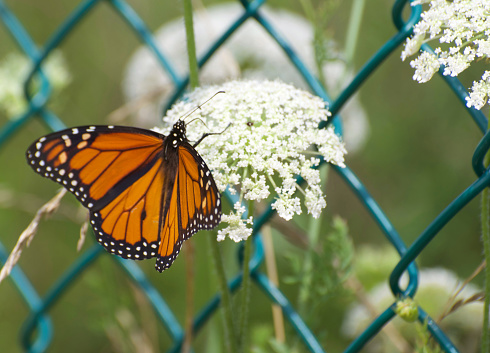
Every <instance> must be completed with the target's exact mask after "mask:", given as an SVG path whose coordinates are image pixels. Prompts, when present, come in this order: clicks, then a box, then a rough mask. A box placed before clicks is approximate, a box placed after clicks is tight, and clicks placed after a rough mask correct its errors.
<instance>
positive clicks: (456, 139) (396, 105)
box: [0, 0, 481, 353]
mask: <svg viewBox="0 0 490 353" xmlns="http://www.w3.org/2000/svg"><path fill="white" fill-rule="evenodd" d="M316 2H318V3H319V2H320V1H316ZM316 2H314V3H316ZM6 3H7V5H8V6H9V7H10V8H11V9H12V10H13V11H14V13H15V14H16V16H17V17H18V18H19V20H20V21H22V23H23V24H24V26H25V27H26V29H27V31H28V32H29V33H30V35H31V36H32V37H33V39H34V40H35V41H36V42H37V43H40V44H42V43H44V42H45V41H46V40H47V38H49V36H50V35H51V34H52V33H53V31H54V30H55V29H56V28H57V27H58V26H59V25H60V24H61V23H62V21H63V20H64V19H65V17H66V16H68V15H69V14H70V12H71V11H72V10H73V9H74V8H75V6H77V4H78V3H79V0H49V1H42V2H39V1H34V0H15V1H14V0H10V1H6ZM129 3H130V5H131V6H133V7H134V8H135V10H136V11H137V12H138V14H139V15H140V16H141V18H142V19H143V20H144V21H145V22H146V23H147V25H148V26H149V28H151V29H152V30H154V29H156V28H158V27H159V26H160V25H161V24H162V23H164V22H166V21H168V20H171V19H174V18H176V17H178V16H180V15H181V8H180V4H181V3H180V2H169V1H150V0H138V1H136V0H131V1H129ZM210 3H212V2H209V1H206V2H205V5H209V4H210ZM268 3H269V5H271V6H281V7H286V8H288V9H290V10H292V11H296V12H298V13H300V14H302V11H303V10H302V7H301V6H300V4H299V3H298V2H297V1H293V0H288V1H279V0H275V1H270V2H268ZM392 4H393V2H392V1H388V0H372V1H369V2H368V3H367V6H366V8H365V13H364V17H363V23H362V28H363V29H362V31H361V33H360V38H359V45H358V48H357V51H356V56H355V62H354V67H355V68H356V69H359V68H360V67H361V66H362V65H363V63H364V62H365V61H366V60H367V59H368V58H369V57H370V56H371V55H372V54H373V53H374V52H375V51H376V50H377V49H378V48H379V47H380V46H381V45H382V44H383V43H384V41H386V40H387V39H388V38H389V37H390V36H391V35H392V34H393V33H394V32H395V31H394V26H393V24H392V22H391V6H392ZM350 6H351V2H350V1H345V2H340V4H339V7H338V9H337V10H336V11H337V13H336V15H335V16H332V17H331V19H332V20H331V22H330V24H329V25H328V28H325V31H326V33H327V31H328V34H329V35H332V36H333V38H334V39H335V40H336V41H337V42H338V43H340V46H341V47H342V43H343V41H344V39H345V38H344V37H345V30H346V28H345V26H346V19H347V18H348V15H349V11H350ZM303 15H304V14H303ZM0 43H1V45H0V59H1V58H3V57H5V56H6V55H8V53H10V52H12V51H15V50H17V48H16V45H15V43H14V42H13V41H12V40H11V38H10V36H9V34H8V33H7V31H6V30H5V28H4V27H0ZM138 45H139V43H138V41H137V39H136V37H135V36H134V35H133V33H132V32H131V31H130V30H129V28H128V27H127V26H126V25H125V23H124V22H123V21H122V20H121V19H120V18H119V17H118V16H116V15H115V13H114V12H113V11H112V10H111V9H110V8H109V6H108V5H107V4H105V3H103V2H102V3H101V4H100V5H98V6H97V8H96V11H93V12H92V13H91V14H90V15H89V16H88V17H87V18H86V19H85V20H84V21H83V22H82V23H80V25H79V26H78V27H77V28H76V30H75V31H73V32H72V33H71V34H70V36H69V37H67V38H66V40H65V41H64V42H63V44H62V46H61V48H60V49H61V50H62V52H63V55H64V56H65V59H66V62H67V66H68V69H69V71H70V74H71V77H72V82H71V83H70V85H69V86H68V87H67V88H65V89H64V90H63V92H62V96H63V97H62V100H63V104H62V105H59V106H56V109H55V112H56V113H57V114H58V116H60V117H61V118H62V119H63V121H64V122H65V124H66V125H68V126H73V125H83V124H96V123H100V124H103V123H105V122H106V120H105V118H106V116H107V115H108V114H109V113H110V112H111V111H113V110H114V109H116V108H118V107H120V106H121V105H122V104H123V98H122V94H121V89H120V86H121V78H122V74H123V70H124V67H125V64H126V62H127V60H128V58H129V56H130V55H131V53H132V52H133V51H134V50H135V48H136V47H137V46H138ZM291 69H293V68H291ZM412 75H413V72H412V69H411V68H410V67H409V64H408V63H407V62H405V63H403V62H401V60H400V58H399V56H398V53H395V54H394V55H392V56H391V57H389V58H388V59H387V60H386V62H385V63H384V64H383V65H382V66H381V67H380V68H378V69H377V70H376V71H375V72H374V74H373V75H372V76H371V77H370V79H369V80H368V81H367V82H366V83H365V84H364V85H363V86H362V87H361V89H360V97H361V101H362V103H363V105H364V107H365V109H366V111H367V113H368V116H369V120H370V124H371V135H370V138H369V140H368V143H367V145H366V146H365V147H364V149H363V150H362V151H360V152H358V153H356V154H355V155H348V156H347V164H348V165H349V166H350V167H351V168H352V169H353V171H354V172H355V173H356V174H357V175H358V176H359V177H360V179H361V180H362V181H363V182H364V183H365V185H366V187H367V188H368V190H369V191H370V192H371V194H372V195H373V196H374V198H375V199H376V200H377V201H378V203H379V204H380V205H381V207H382V208H383V210H384V211H385V212H386V214H387V215H388V217H389V218H390V219H391V221H392V222H393V224H394V225H395V227H396V228H397V229H398V231H399V232H400V234H401V236H402V238H403V239H404V240H405V242H406V244H410V243H411V242H413V240H414V239H415V238H416V237H417V235H418V234H419V233H420V232H421V231H422V230H423V229H424V228H425V227H426V226H427V225H428V224H429V223H430V222H431V221H432V220H433V219H434V217H435V216H436V215H437V214H438V213H439V212H440V211H442V210H443V209H444V207H446V206H447V204H448V203H449V202H451V200H452V199H454V198H455V197H456V196H457V195H458V194H459V193H460V192H462V191H463V190H464V188H466V187H467V186H468V185H469V184H470V183H471V182H472V181H473V180H474V179H475V175H474V173H473V171H472V168H471V156H472V153H473V149H474V148H475V146H476V145H477V143H478V140H479V138H480V137H481V133H480V132H479V131H478V129H477V128H476V126H475V124H473V122H472V121H471V119H470V117H469V115H468V114H466V112H465V110H464V109H463V107H462V106H461V105H460V104H459V103H458V102H457V101H456V99H455V97H454V95H453V94H452V93H451V92H450V90H449V89H448V87H446V86H445V85H444V84H443V82H442V80H440V79H433V80H432V81H431V82H430V83H427V84H423V85H421V84H417V83H415V82H414V81H412V79H411V76H412ZM325 79H326V80H328V77H326V78H325ZM6 121H7V117H6V116H2V115H0V124H2V125H3V124H4V123H5V122H6ZM155 123H156V124H157V123H158V119H157V117H156V118H155ZM47 132H48V131H47V130H46V129H45V128H44V127H43V126H41V125H40V124H39V123H38V122H36V121H35V120H33V121H32V122H31V123H29V124H27V126H26V127H25V128H24V129H22V130H21V131H20V133H18V134H17V135H15V136H13V138H12V139H10V140H9V141H8V142H7V143H6V144H5V145H4V146H3V148H2V149H0V162H1V165H2V167H1V172H0V207H1V209H0V229H2V236H1V241H2V242H3V243H4V245H5V246H6V247H7V248H8V249H12V248H13V246H14V244H15V242H16V240H17V237H18V236H19V235H20V233H21V232H22V230H23V229H24V228H25V227H26V226H27V225H28V224H29V222H30V220H31V219H32V217H33V214H34V212H35V210H36V209H37V208H38V207H40V206H41V205H42V203H43V202H45V201H47V200H48V199H49V198H50V197H51V196H52V195H53V194H54V192H55V190H56V189H57V186H56V185H55V184H54V183H51V182H49V181H47V180H45V179H43V178H40V177H38V176H37V175H35V174H34V173H32V172H31V170H30V169H29V167H28V166H27V164H26V163H25V157H24V153H25V149H26V147H27V146H28V145H29V143H30V142H32V140H33V139H35V138H36V137H39V136H40V135H41V134H43V133H47ZM327 194H328V198H327V202H328V207H327V210H326V211H325V212H324V215H323V217H324V220H323V224H330V223H331V219H332V218H333V216H335V215H340V216H341V217H342V218H343V219H345V220H346V222H347V224H348V227H349V235H350V236H351V237H352V239H353V243H354V245H355V246H358V245H359V244H362V243H375V244H380V245H382V244H385V243H386V241H385V239H384V237H383V235H382V233H381V232H380V230H379V229H378V228H377V226H376V224H375V222H374V221H373V220H372V219H371V218H370V216H369V214H368V213H367V212H366V211H365V210H364V208H363V207H362V206H361V204H360V203H359V202H358V200H357V199H356V198H355V197H354V196H353V195H352V193H351V192H350V190H349V189H348V188H347V187H346V186H345V184H344V183H343V182H342V181H341V180H340V179H339V178H338V177H337V176H336V175H334V173H330V175H329V181H328V191H327ZM62 207H63V208H64V207H67V208H72V209H74V210H77V209H78V207H79V206H78V205H77V203H76V202H75V200H74V198H73V197H71V196H69V197H66V198H65V200H64V201H63V204H62ZM478 212H479V209H478V201H473V202H472V203H471V204H470V205H469V206H468V207H466V208H465V209H464V210H463V211H462V212H460V213H459V214H458V215H457V216H456V217H455V218H454V219H453V220H452V221H451V222H450V223H449V224H448V226H447V227H446V228H444V229H443V230H442V232H441V233H440V234H439V236H438V237H436V239H435V240H434V241H433V242H432V243H431V244H430V245H429V247H428V248H427V249H426V250H425V251H424V252H423V254H422V256H421V257H420V263H422V264H423V265H425V266H426V267H431V266H435V265H437V266H444V267H447V268H449V269H451V270H453V271H455V272H456V273H457V274H458V275H459V276H460V277H463V278H464V277H466V276H468V275H469V274H470V273H471V272H472V271H473V270H474V268H475V267H476V266H477V265H478V264H479V263H480V261H481V256H480V255H481V245H480V241H479V238H480V230H479V215H478ZM82 219H83V217H82ZM305 220H306V216H304V217H298V219H297V220H296V221H298V222H299V223H300V224H301V223H305ZM79 229H80V223H76V222H73V221H71V220H69V219H67V217H64V216H62V215H60V214H58V215H55V216H53V217H52V219H50V220H48V221H44V222H42V224H41V227H40V230H39V233H38V234H37V235H36V237H35V239H34V241H33V242H32V244H31V245H30V247H29V248H28V249H27V250H25V252H24V253H23V256H22V258H21V261H20V265H21V266H22V269H23V270H24V271H25V272H26V274H27V276H28V277H29V279H30V280H31V281H32V283H33V284H34V286H35V288H36V289H37V290H38V291H39V293H40V294H41V295H42V294H44V293H45V292H46V291H47V290H48V289H49V287H50V286H51V285H52V284H53V283H54V282H55V281H56V279H57V278H58V277H59V276H60V275H61V274H62V273H63V271H64V270H65V269H66V268H67V267H68V266H69V265H70V264H71V263H72V261H73V259H74V258H75V257H76V256H78V254H77V253H76V243H77V240H78V234H79ZM207 236H213V237H214V236H215V235H214V233H206V232H200V233H199V234H198V235H196V236H195V237H194V238H193V239H194V240H193V242H194V246H195V249H196V251H195V253H196V263H197V266H196V269H195V271H196V296H195V305H196V308H200V307H201V306H202V305H203V304H204V303H205V302H206V301H207V300H208V299H209V298H210V297H211V296H212V295H213V294H214V293H215V292H216V290H217V286H216V283H215V281H214V272H213V269H212V267H211V265H210V261H208V260H209V259H208V258H209V252H208V246H207V241H206V239H205V237H207ZM273 236H274V242H275V251H276V256H277V262H278V268H279V275H280V278H283V277H286V276H288V275H289V276H292V275H294V274H295V273H294V271H293V270H292V269H291V266H289V264H288V262H289V260H288V258H287V257H285V256H284V254H287V253H294V252H296V253H299V254H301V253H303V250H301V249H298V248H297V247H295V246H293V245H291V244H290V243H288V242H287V241H286V240H285V239H284V237H282V236H281V234H279V233H277V232H274V234H273ZM93 243H94V241H93V239H92V238H91V237H89V239H87V241H86V244H85V246H84V249H87V247H88V246H89V245H91V244H93ZM221 245H222V247H223V253H224V254H225V257H226V258H225V261H226V263H227V264H229V265H228V266H227V269H228V270H229V274H230V275H231V274H234V273H236V271H237V270H238V266H237V261H236V245H235V244H232V243H231V242H230V241H225V242H224V243H223V244H221ZM184 251H185V249H184ZM111 260H112V259H110V255H104V256H102V257H101V258H100V259H99V260H98V261H96V262H95V264H94V265H93V266H92V267H91V268H90V269H89V270H88V271H87V272H86V273H84V274H83V275H82V276H81V278H80V279H79V280H78V281H77V282H76V283H75V285H74V286H73V287H71V288H70V289H69V290H68V291H67V292H66V294H65V295H64V296H63V297H62V298H61V300H60V301H59V303H58V304H57V305H56V306H55V307H54V308H53V310H52V311H51V312H50V313H51V315H52V319H53V323H54V327H55V335H54V340H53V342H52V345H51V349H50V351H51V352H64V351H66V349H67V348H68V349H70V351H71V352H90V351H103V352H106V351H119V350H118V349H117V347H116V346H115V345H114V343H111V342H112V341H111V339H110V338H108V337H110V334H109V333H108V330H109V328H111V327H112V328H113V329H110V330H112V333H113V337H116V338H117V337H125V335H127V328H128V327H139V328H142V330H143V331H144V332H145V333H146V335H147V336H148V340H149V342H151V343H152V345H153V347H154V348H155V351H158V350H164V348H166V347H168V346H169V344H170V341H169V338H168V335H167V334H166V333H165V331H164V329H163V328H162V326H161V325H160V324H159V322H158V321H157V319H156V318H155V317H154V315H153V313H152V312H151V309H150V307H149V305H148V303H146V301H145V300H144V299H141V295H139V296H138V294H137V293H138V290H137V289H136V288H133V287H132V286H131V285H130V283H129V282H128V280H127V279H126V278H125V276H124V275H123V274H122V273H121V270H120V269H119V268H118V267H117V266H115V265H114V263H113V261H111ZM140 265H141V267H142V268H143V270H144V271H145V273H146V274H147V275H148V276H149V278H150V280H151V281H152V283H154V285H155V286H156V287H157V289H158V290H159V291H160V292H161V293H162V294H163V296H164V298H165V300H167V301H168V304H169V306H170V307H171V308H172V309H173V310H174V313H175V314H176V316H177V318H178V319H179V320H180V322H183V321H184V316H185V301H184V300H183V298H184V297H185V293H184V290H185V283H184V281H185V261H184V256H181V257H179V260H177V261H176V262H175V264H174V265H173V266H172V269H171V270H170V271H166V272H165V273H164V274H162V275H160V274H158V273H156V272H155V271H154V269H153V266H154V263H153V261H145V262H141V263H140ZM298 285H299V284H298ZM298 285H296V286H286V285H284V284H281V289H282V290H284V291H285V293H286V295H287V296H288V297H289V298H290V300H291V301H292V302H293V303H294V302H296V299H297V297H296V296H297V292H298V287H297V286H298ZM251 298H252V300H251V301H252V306H251V326H252V328H251V332H252V335H253V334H254V332H255V333H256V334H257V335H259V333H257V332H256V330H255V329H254V328H255V327H257V329H258V328H260V324H261V323H262V322H264V321H266V322H269V321H270V320H271V319H270V317H271V314H270V302H269V301H268V300H267V298H266V297H265V296H264V295H263V294H262V293H261V292H259V291H258V290H256V289H254V290H253V291H252V297H251ZM0 303H2V304H0V351H2V352H13V353H15V352H20V351H21V348H20V345H19V341H18V334H19V331H20V328H21V325H22V323H23V321H24V320H25V318H26V316H27V314H28V311H27V309H26V307H25V305H24V302H23V301H22V300H21V299H20V297H19V295H18V293H17V291H16V290H15V289H14V287H13V286H12V284H11V283H10V282H9V281H8V280H7V281H5V282H4V283H2V284H1V285H0ZM124 308H129V311H130V313H132V315H134V321H131V320H130V325H134V326H124V324H121V320H119V321H118V318H117V313H118V312H120V310H123V309H124ZM344 308H345V303H343V304H342V301H341V300H339V299H338V298H333V299H330V300H328V301H326V302H325V303H323V304H322V305H321V307H319V308H318V309H317V319H320V320H322V322H323V328H324V332H325V333H324V335H322V336H321V339H322V341H321V342H322V344H323V345H324V346H325V347H327V349H328V350H329V351H338V350H340V349H341V348H345V346H346V344H347V342H346V341H345V339H342V338H341V335H340V334H339V322H340V321H341V319H342V313H343V309H344ZM218 319H219V318H218ZM216 320H217V319H216V317H215V318H214V319H213V320H212V322H211V324H210V325H208V326H206V328H205V329H204V330H203V331H202V332H200V333H199V334H198V336H197V337H196V347H207V348H210V347H214V348H213V351H215V352H216V351H217V350H218V349H219V347H221V344H220V343H219V342H220V341H219V340H220V335H219V333H218V334H217V333H216V330H218V332H219V330H220V328H219V325H216V324H215V323H214V321H216ZM219 323H220V322H219ZM307 323H309V322H307ZM114 332H116V333H114ZM259 336H260V335H259ZM126 339H127V337H126ZM213 340H214V341H213ZM216 341H217V342H216ZM128 344H129V343H128ZM271 344H272V345H274V344H275V346H274V351H277V352H282V351H283V350H281V347H280V345H279V344H277V343H271ZM258 351H260V350H258Z"/></svg>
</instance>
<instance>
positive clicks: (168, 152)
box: [26, 120, 221, 272]
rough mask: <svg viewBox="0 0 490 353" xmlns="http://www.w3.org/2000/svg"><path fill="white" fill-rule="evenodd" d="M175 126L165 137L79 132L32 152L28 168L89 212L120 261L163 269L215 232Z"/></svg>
mask: <svg viewBox="0 0 490 353" xmlns="http://www.w3.org/2000/svg"><path fill="white" fill-rule="evenodd" d="M208 135H211V134H209V133H208V134H204V135H203V136H202V137H201V139H200V140H199V141H197V143H195V144H194V145H191V144H190V143H189V141H188V140H187V137H186V124H185V122H184V121H183V120H179V121H178V122H176V123H175V124H174V125H173V128H172V131H171V132H170V134H169V135H168V136H164V135H162V134H159V133H157V132H154V131H150V130H144V129H139V128H134V127H126V126H82V127H75V128H71V129H66V130H63V131H59V132H55V133H52V134H49V135H46V136H44V137H41V138H40V139H38V140H37V141H35V142H34V143H32V144H31V146H30V147H29V148H28V150H27V152H26V157H27V161H28V163H29V165H30V166H31V167H32V168H33V169H34V171H36V172H37V173H38V174H41V175H42V176H44V177H46V178H48V179H51V180H53V181H55V182H57V183H59V184H61V185H63V186H64V187H65V188H66V189H68V190H69V191H70V192H71V193H73V194H74V195H75V196H76V198H77V199H78V200H79V201H80V202H81V203H82V205H83V206H85V207H86V208H88V209H89V211H90V223H91V225H92V227H93V229H94V234H95V236H96V239H97V241H98V242H99V243H100V244H102V246H104V248H105V249H106V250H107V251H108V252H110V253H112V254H115V255H118V256H120V257H122V258H125V259H135V260H143V259H149V258H153V257H156V264H155V268H156V269H157V271H159V272H162V271H164V270H165V269H167V268H169V267H170V266H171V265H172V263H173V262H174V260H175V258H176V257H177V255H178V254H179V251H180V249H181V247H182V243H183V242H184V241H185V240H187V239H189V238H190V237H191V236H192V235H193V234H195V233H196V232H197V231H198V230H201V229H212V228H214V227H216V226H217V225H218V224H219V222H220V219H221V198H220V193H219V191H218V189H217V187H216V183H215V181H214V179H213V176H212V175H211V172H210V171H209V168H208V167H207V165H206V163H205V162H204V160H203V159H202V158H201V156H200V155H199V153H197V151H196V150H195V149H194V148H195V147H196V146H197V144H199V142H201V141H202V139H203V138H205V137H206V136H208Z"/></svg>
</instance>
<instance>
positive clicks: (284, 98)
mask: <svg viewBox="0 0 490 353" xmlns="http://www.w3.org/2000/svg"><path fill="white" fill-rule="evenodd" d="M220 90H223V91H225V92H226V93H225V94H220V95H218V96H216V97H215V98H214V99H213V100H212V101H211V102H210V103H208V104H206V105H204V106H200V107H199V109H198V110H197V111H196V112H195V113H193V114H192V119H197V118H198V119H201V120H202V121H203V122H205V124H206V126H207V129H206V130H208V131H210V132H220V131H223V132H222V133H221V134H219V135H215V136H210V137H208V138H206V139H204V140H203V141H202V142H201V143H200V144H199V145H198V146H197V150H198V151H199V153H201V155H202V156H203V158H204V160H205V161H206V163H207V164H208V166H209V168H210V169H211V170H212V171H213V176H214V179H215V181H216V185H217V186H218V189H219V190H220V191H222V192H223V191H224V190H225V189H226V188H228V190H229V191H230V192H231V193H232V194H236V193H239V195H240V197H239V203H237V204H236V205H235V207H234V208H235V213H231V214H230V215H223V218H222V221H224V222H226V223H228V224H229V226H228V227H227V228H226V229H224V230H221V231H220V233H219V236H218V239H219V240H223V239H224V238H225V236H226V235H228V236H229V237H230V238H231V239H233V240H235V241H240V240H242V239H246V238H248V236H249V235H250V234H251V229H250V228H247V225H250V224H252V219H251V217H249V218H248V219H247V220H243V219H241V218H242V215H243V214H244V212H245V209H244V208H243V207H242V206H241V202H242V201H243V200H253V201H257V202H259V201H262V200H272V199H273V198H274V200H273V203H272V207H273V208H274V209H275V210H276V211H277V213H278V215H279V216H280V217H282V218H284V219H286V220H289V219H291V218H292V217H293V216H294V215H295V214H300V213H301V212H302V208H301V201H300V198H299V197H298V195H297V191H298V190H299V192H300V194H303V195H304V196H305V203H304V205H305V207H306V209H307V211H308V212H309V213H311V214H312V215H313V216H314V217H319V215H320V211H321V210H322V209H323V208H324V207H325V206H326V202H325V196H324V195H323V192H322V190H321V188H320V176H319V172H318V170H316V169H312V167H315V166H317V165H318V164H319V163H320V157H323V158H324V159H325V160H326V161H327V162H330V163H333V164H336V165H338V166H341V167H343V166H344V154H345V153H346V151H345V148H344V145H343V143H342V142H341V140H340V138H339V136H338V135H336V134H335V132H334V130H333V128H332V127H329V128H327V129H322V130H320V129H318V124H319V123H320V122H322V121H325V120H327V117H328V116H329V115H330V113H329V112H328V110H327V109H326V108H325V103H324V102H323V100H321V99H320V98H318V97H315V96H313V95H311V94H310V93H308V92H305V91H302V90H299V89H296V88H294V87H292V86H290V85H287V84H284V83H280V82H270V81H261V82H259V81H233V82H228V83H225V84H223V85H220V86H210V87H207V88H199V89H196V90H195V91H194V92H192V93H190V94H189V95H188V96H187V97H186V99H185V100H183V101H181V102H179V103H177V104H176V105H174V107H173V108H172V109H171V110H169V111H168V113H167V115H166V116H165V117H164V121H165V122H166V123H168V127H167V128H166V129H165V130H164V131H163V133H168V132H169V130H170V126H171V125H172V124H173V123H174V122H175V121H177V120H178V119H179V118H181V117H182V116H183V115H185V113H186V112H188V111H190V110H191V109H193V108H195V107H197V106H199V104H201V103H202V102H204V101H205V100H206V99H208V98H209V97H211V96H213V95H214V94H215V93H216V92H218V91H220ZM198 124H200V123H199V122H198V121H196V122H194V123H193V125H194V127H197V125H198ZM230 124H231V125H230ZM228 126H229V128H227V127H228ZM187 133H188V138H189V140H190V141H193V140H194V141H197V140H198V139H199V137H200V136H201V135H202V133H203V131H202V129H200V128H199V129H198V128H188V132H187ZM313 145H315V146H316V147H317V149H316V150H315V149H313ZM296 175H299V176H301V177H303V178H304V179H305V181H306V184H305V185H304V187H299V185H298V184H297V183H296V179H295V176H296ZM274 192H275V193H274Z"/></svg>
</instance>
